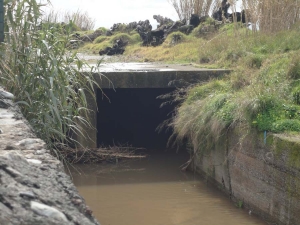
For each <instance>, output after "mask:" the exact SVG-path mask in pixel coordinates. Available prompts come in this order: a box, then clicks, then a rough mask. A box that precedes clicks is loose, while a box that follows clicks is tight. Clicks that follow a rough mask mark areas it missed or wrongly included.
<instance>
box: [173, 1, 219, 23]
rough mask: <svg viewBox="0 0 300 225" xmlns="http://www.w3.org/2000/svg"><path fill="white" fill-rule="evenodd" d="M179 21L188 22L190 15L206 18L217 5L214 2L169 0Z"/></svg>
mask: <svg viewBox="0 0 300 225" xmlns="http://www.w3.org/2000/svg"><path fill="white" fill-rule="evenodd" d="M169 1H170V3H171V4H172V6H173V7H174V9H175V11H176V13H177V15H178V17H179V19H180V20H184V19H185V20H186V21H188V20H189V19H190V18H191V15H192V14H197V15H198V16H207V15H209V14H210V12H211V11H214V10H215V9H216V8H217V7H216V6H217V5H218V4H216V2H218V1H219V0H218V1H214V0H169Z"/></svg>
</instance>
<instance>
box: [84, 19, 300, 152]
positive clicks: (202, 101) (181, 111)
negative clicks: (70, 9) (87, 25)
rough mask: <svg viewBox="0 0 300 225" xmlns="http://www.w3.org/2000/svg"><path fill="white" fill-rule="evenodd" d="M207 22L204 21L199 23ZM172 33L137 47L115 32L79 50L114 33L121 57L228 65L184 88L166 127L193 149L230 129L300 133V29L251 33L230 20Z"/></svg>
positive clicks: (134, 39) (136, 39) (107, 41)
mask: <svg viewBox="0 0 300 225" xmlns="http://www.w3.org/2000/svg"><path fill="white" fill-rule="evenodd" d="M203 26H207V24H204V25H202V27H203ZM176 34H177V35H178V34H179V33H173V34H171V35H169V36H168V38H167V40H166V41H165V42H164V43H163V45H161V46H158V47H141V46H140V41H139V37H138V35H137V34H136V33H134V34H122V33H119V34H117V35H114V36H112V37H101V36H100V37H98V38H97V39H96V40H95V41H94V43H93V44H87V45H85V46H84V47H83V48H82V49H84V50H86V51H91V50H93V51H98V50H99V49H100V48H103V47H105V46H107V45H108V44H111V43H112V41H113V40H114V39H115V38H118V37H120V36H123V37H126V39H127V40H129V42H130V43H131V44H130V45H129V46H127V47H126V51H125V57H124V60H126V57H127V59H129V60H130V59H135V60H139V61H163V62H173V63H193V64H195V65H196V66H199V67H206V68H228V69H232V70H233V72H232V73H231V74H229V75H228V76H226V77H224V78H222V79H216V80H212V81H210V82H207V83H204V84H199V85H197V86H195V87H192V88H190V89H189V90H187V94H186V96H185V97H184V98H185V101H184V102H183V104H182V105H181V106H180V107H179V108H178V109H177V115H176V117H175V118H174V120H173V121H172V123H171V124H169V126H172V127H173V128H174V130H175V136H176V139H177V140H182V139H183V138H185V137H187V138H188V139H189V140H190V141H191V143H192V145H193V146H194V149H200V148H202V149H203V147H205V146H208V145H210V144H211V143H214V142H216V141H217V140H218V138H219V137H220V136H221V135H223V134H224V133H225V132H226V131H227V130H228V129H229V128H232V127H234V126H237V125H238V126H243V127H244V128H245V129H247V130H250V129H252V128H257V129H258V130H259V131H270V132H275V133H282V132H289V133H291V132H292V133H293V132H294V133H297V132H300V42H299V38H298V37H299V35H300V29H299V28H298V27H297V26H295V28H293V29H290V30H288V31H281V32H272V33H271V32H260V31H257V32H252V31H250V30H248V29H246V28H245V27H243V26H240V25H238V24H228V25H225V26H223V27H221V28H220V29H218V30H216V31H214V32H212V33H209V34H206V35H205V36H203V29H202V33H201V26H200V27H198V28H196V29H195V30H194V31H193V32H192V33H191V34H190V35H185V34H182V33H180V35H181V37H182V38H181V41H180V42H179V43H176V44H174V43H172V37H173V35H176Z"/></svg>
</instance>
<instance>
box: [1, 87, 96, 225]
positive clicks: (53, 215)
mask: <svg viewBox="0 0 300 225" xmlns="http://www.w3.org/2000/svg"><path fill="white" fill-rule="evenodd" d="M12 98H13V96H12V95H11V94H10V93H8V92H4V91H3V90H2V89H0V224H3V225H4V224H5V225H27V224H28V225H29V224H30V225H40V224H43V225H54V224H55V225H57V224H66V225H67V224H68V225H79V224H80V225H81V224H82V225H83V224H84V225H99V223H98V222H97V221H96V219H95V218H94V217H93V216H92V211H91V209H89V208H88V206H86V204H85V201H84V199H83V198H82V197H81V196H80V195H79V194H78V191H77V190H76V187H75V186H74V184H73V183H72V181H71V180H70V177H69V176H68V175H67V174H66V173H65V172H64V167H63V165H62V164H61V162H60V161H58V160H57V159H56V158H54V157H53V156H52V155H51V154H50V151H49V150H48V149H47V147H46V145H45V143H44V142H43V141H42V140H40V139H39V138H37V137H36V136H35V135H34V133H33V131H32V129H31V128H30V126H29V125H28V123H27V121H26V120H25V119H24V118H23V116H22V115H21V113H20V111H19V109H18V107H16V106H15V105H14V103H13V102H12V101H11V99H12Z"/></svg>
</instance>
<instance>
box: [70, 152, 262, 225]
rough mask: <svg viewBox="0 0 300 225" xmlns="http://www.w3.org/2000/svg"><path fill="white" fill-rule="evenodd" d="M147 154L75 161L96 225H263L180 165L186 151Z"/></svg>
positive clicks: (77, 177) (78, 182) (75, 174)
mask: <svg viewBox="0 0 300 225" xmlns="http://www.w3.org/2000/svg"><path fill="white" fill-rule="evenodd" d="M147 155H148V156H147V157H146V158H144V159H138V160H129V161H119V162H118V163H117V164H111V163H101V164H92V165H91V164H90V165H77V166H76V167H75V168H76V171H75V170H74V169H72V177H73V181H74V183H75V185H76V186H77V188H78V190H79V192H80V194H81V195H82V196H83V197H84V198H85V200H86V203H87V205H89V206H90V207H91V209H92V210H93V214H94V215H95V216H96V218H97V219H98V220H99V221H100V223H101V225H266V224H267V223H265V222H264V221H262V220H260V219H258V218H257V217H255V216H254V215H249V213H248V211H245V210H243V209H241V208H239V207H237V206H236V205H235V204H234V203H232V202H231V201H230V200H229V198H228V197H227V196H225V195H224V194H223V193H221V192H220V190H218V189H217V188H215V187H212V186H210V185H209V184H207V183H206V181H205V178H203V177H199V175H197V174H194V173H193V172H189V171H187V172H182V171H181V170H180V166H181V165H182V164H184V163H185V162H186V161H187V160H188V158H189V156H188V154H187V152H185V151H179V152H178V153H176V151H172V150H168V151H161V150H160V151H158V150H156V151H151V150H148V151H147Z"/></svg>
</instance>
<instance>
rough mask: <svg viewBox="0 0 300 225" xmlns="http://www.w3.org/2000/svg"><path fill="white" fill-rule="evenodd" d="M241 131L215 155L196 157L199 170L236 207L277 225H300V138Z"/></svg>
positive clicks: (231, 135)
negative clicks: (225, 194)
mask: <svg viewBox="0 0 300 225" xmlns="http://www.w3.org/2000/svg"><path fill="white" fill-rule="evenodd" d="M243 134H245V132H243V131H241V130H238V129H235V130H234V131H230V132H229V133H228V134H227V135H226V137H222V138H221V140H220V142H219V144H218V145H217V146H215V148H214V149H212V150H211V151H210V152H207V153H205V154H201V155H196V156H195V159H194V163H193V167H194V168H193V169H195V170H197V171H198V172H200V173H202V174H204V175H205V176H206V177H207V178H209V180H211V181H213V183H215V185H217V187H219V188H220V189H221V190H223V191H224V192H226V193H227V194H228V195H229V196H230V197H231V198H232V200H233V201H235V202H239V203H243V206H244V207H245V208H247V209H248V210H249V212H251V213H253V214H257V215H259V216H260V217H262V218H263V219H265V220H267V221H269V222H273V223H275V224H289V225H297V224H299V221H300V213H299V212H300V166H299V165H300V163H299V162H300V137H298V136H297V135H278V134H268V135H267V138H266V139H265V138H264V134H263V133H257V132H256V131H254V130H253V131H251V132H250V134H247V135H244V136H242V135H243Z"/></svg>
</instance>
